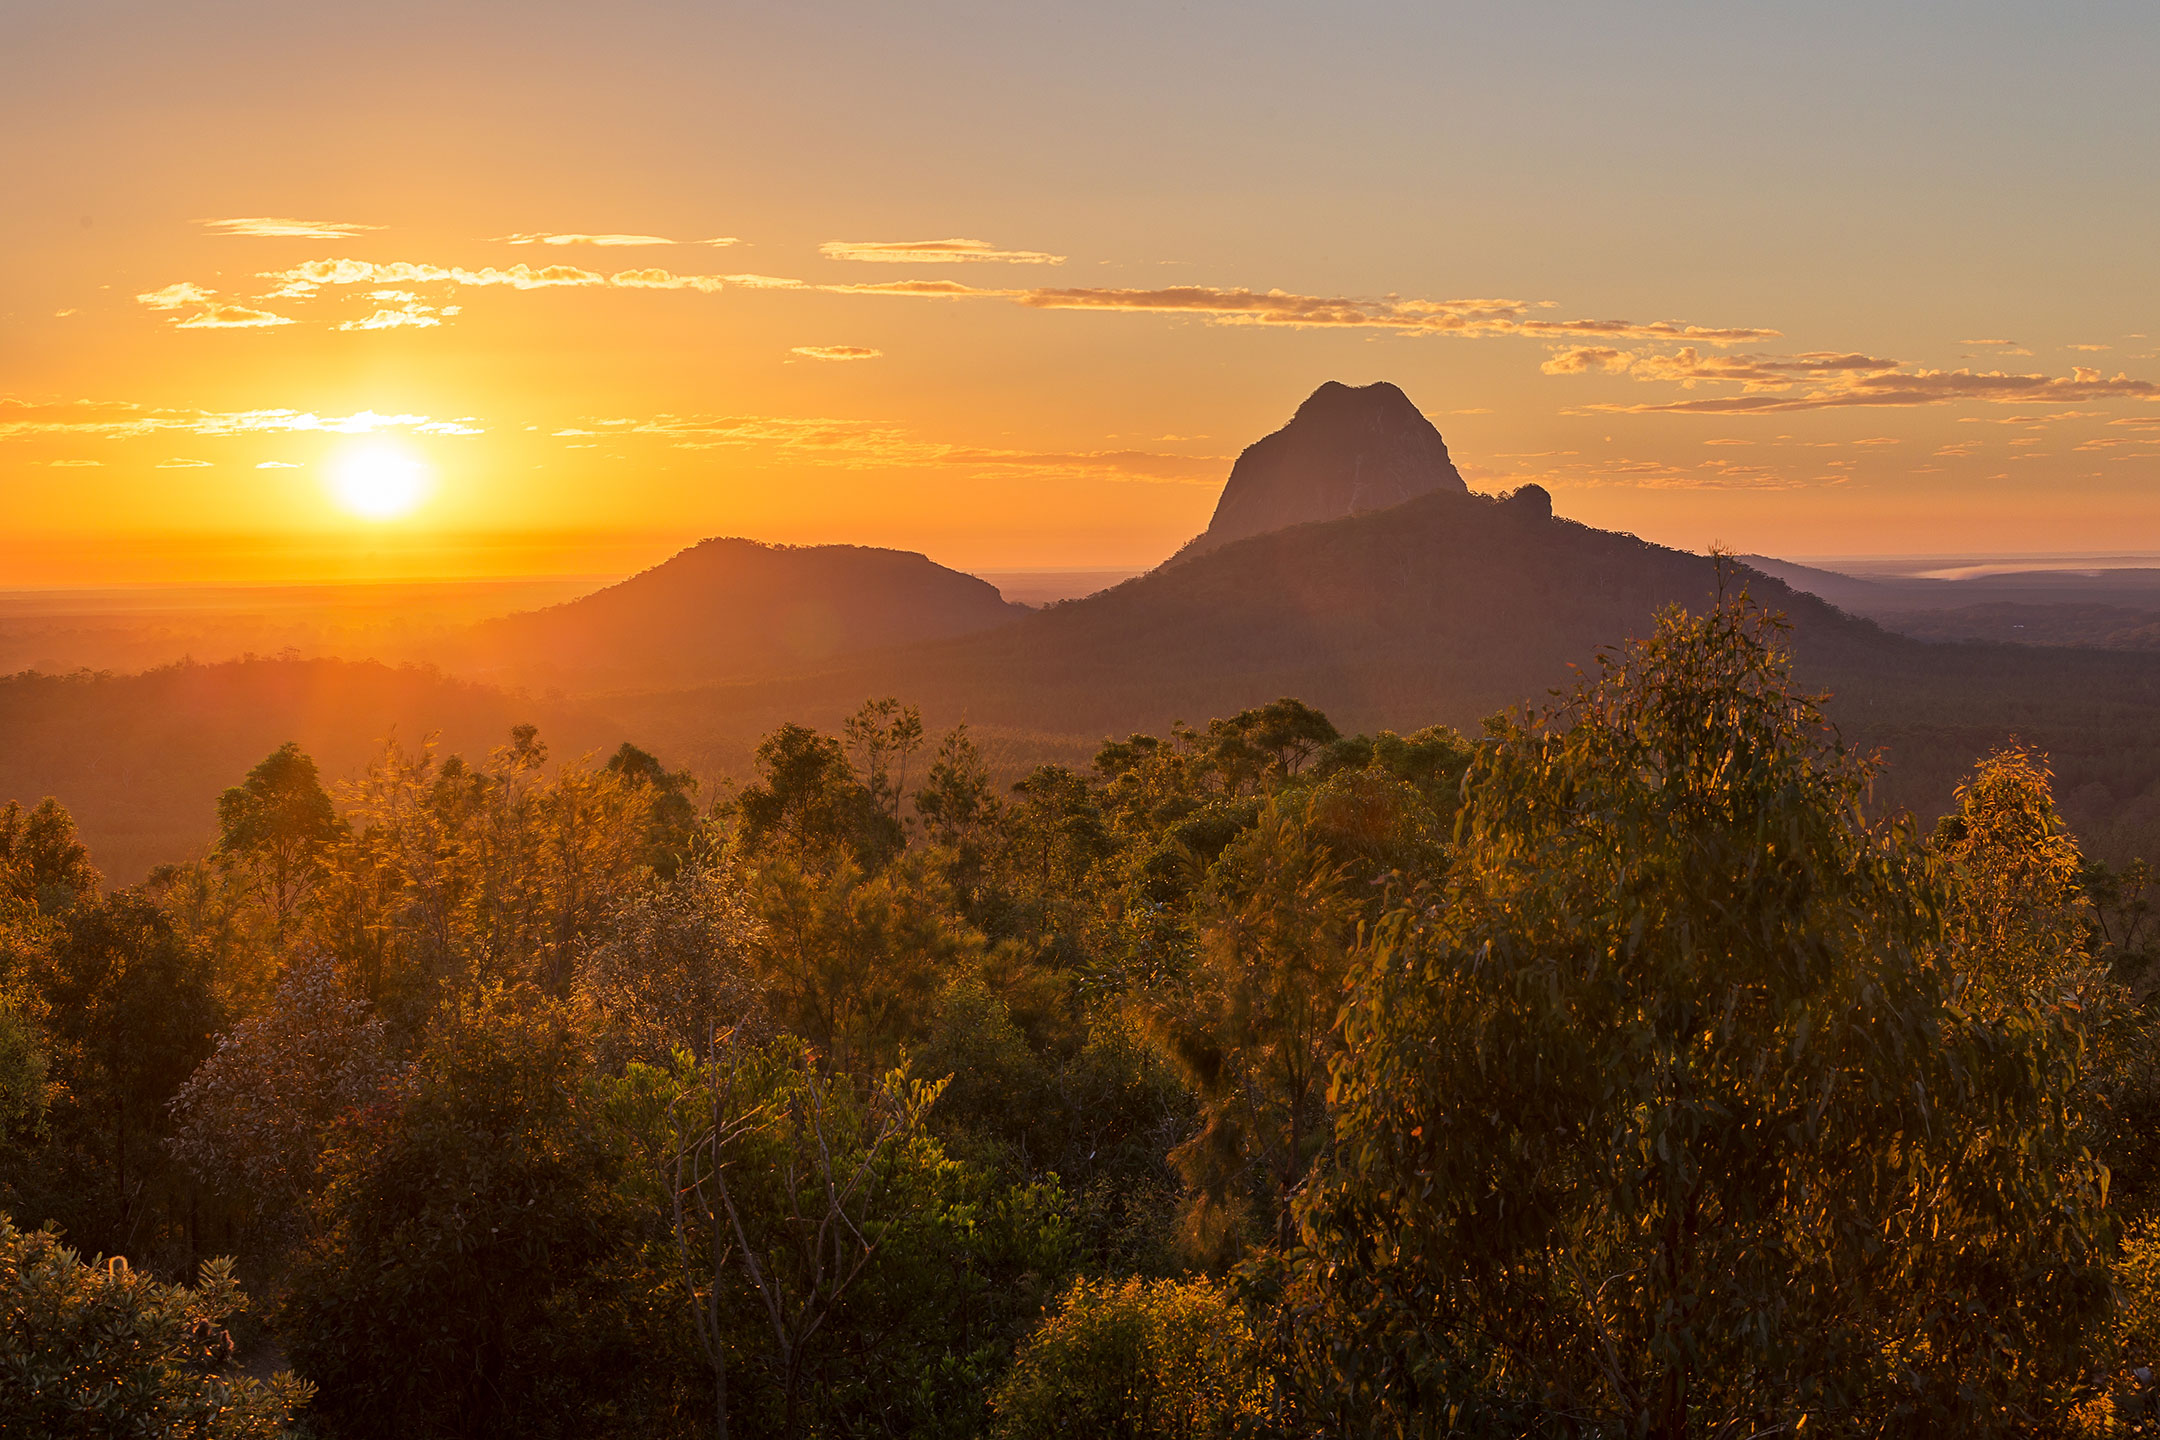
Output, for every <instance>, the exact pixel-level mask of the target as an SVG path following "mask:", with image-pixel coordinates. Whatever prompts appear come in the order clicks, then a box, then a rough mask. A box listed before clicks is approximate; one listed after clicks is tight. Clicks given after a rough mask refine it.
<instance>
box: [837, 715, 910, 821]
mask: <svg viewBox="0 0 2160 1440" xmlns="http://www.w3.org/2000/svg"><path fill="white" fill-rule="evenodd" d="M841 733H842V734H843V735H844V736H846V738H847V748H848V749H849V750H850V751H852V752H854V754H855V756H856V758H857V764H858V765H859V766H860V769H861V774H862V777H863V783H864V785H865V786H866V787H868V789H869V791H870V798H871V800H872V801H873V802H874V803H875V804H876V805H877V807H878V808H879V809H880V810H881V811H883V812H884V813H885V814H887V815H890V816H891V817H892V819H893V821H894V822H895V823H898V821H899V819H900V801H901V798H902V797H903V796H904V795H906V794H907V767H908V759H909V757H910V756H912V755H913V754H914V753H915V752H916V751H917V750H919V749H921V748H922V739H923V727H922V713H921V712H920V711H918V710H917V709H916V708H915V707H914V706H912V705H906V706H903V705H902V704H901V703H900V702H899V701H898V700H895V699H893V698H891V697H890V696H888V697H886V698H885V699H883V700H865V701H864V702H863V705H862V708H861V709H860V710H857V711H856V712H855V713H854V714H853V715H851V716H849V717H848V720H847V724H846V725H845V726H844V727H843V728H842V731H841Z"/></svg>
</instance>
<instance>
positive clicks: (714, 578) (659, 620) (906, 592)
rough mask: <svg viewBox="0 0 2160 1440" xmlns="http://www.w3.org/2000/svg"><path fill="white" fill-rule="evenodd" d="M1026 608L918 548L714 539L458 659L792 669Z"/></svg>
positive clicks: (503, 672) (609, 676) (638, 681)
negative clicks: (949, 568)
mask: <svg viewBox="0 0 2160 1440" xmlns="http://www.w3.org/2000/svg"><path fill="white" fill-rule="evenodd" d="M1021 613H1023V611H1022V608H1021V607H1018V606H1014V605H1008V604H1007V603H1006V602H1005V599H1004V597H1003V596H1001V595H999V594H998V591H997V587H995V586H994V585H991V584H990V583H989V582H987V581H984V580H978V579H976V578H975V577H974V576H972V575H964V574H962V573H961V572H959V571H957V570H948V569H946V568H945V567H944V566H943V565H939V564H936V563H935V562H933V561H931V560H929V559H927V558H926V557H924V556H922V555H918V554H915V553H913V552H912V551H905V550H882V549H875V548H871V547H868V546H862V545H766V544H762V543H760V542H758V541H755V540H738V539H712V540H705V541H702V542H700V543H699V544H696V545H693V546H691V547H690V548H689V549H687V550H684V551H683V552H681V553H680V554H678V555H676V556H675V557H674V558H672V559H670V560H668V561H666V562H665V563H664V564H660V565H656V566H654V567H653V568H652V569H650V570H647V571H644V572H642V573H640V574H637V575H633V576H631V577H630V578H629V579H627V580H624V581H622V582H621V583H620V584H616V585H610V586H608V587H607V588H606V589H604V590H599V591H596V592H594V593H593V594H591V595H587V596H584V597H582V598H581V599H577V600H571V601H567V602H565V603H563V604H560V605H551V606H549V607H548V608H546V609H544V610H533V611H528V612H526V613H523V614H519V615H511V616H506V617H504V618H502V619H500V620H491V621H488V622H486V623H484V624H482V625H480V626H477V627H475V629H474V631H473V633H472V653H471V655H470V657H469V659H468V660H467V662H466V663H465V664H464V665H463V666H462V667H461V668H465V669H467V670H470V671H472V672H474V673H478V674H480V675H483V676H486V677H488V678H494V679H508V680H516V681H519V682H522V683H525V684H539V685H556V686H560V687H563V688H566V689H578V690H596V689H619V688H634V687H639V686H652V685H681V684H685V683H689V682H693V681H699V680H716V679H725V678H734V677H740V676H746V675H756V674H764V673H771V672H774V671H782V670H790V669H798V668H801V667H802V666H805V665H813V664H817V663H820V662H823V661H825V660H828V659H831V658H832V657H834V656H839V655H845V654H847V653H849V652H851V651H859V650H869V649H879V648H889V647H892V646H896V645H906V644H909V643H911V642H914V641H919V640H932V639H941V638H944V637H947V636H953V635H964V634H967V633H969V632H971V631H977V630H984V629H988V628H990V627H992V626H996V625H1002V624H1005V623H1006V622H1008V621H1010V620H1012V619H1013V618H1015V617H1016V616H1017V615H1019V614H1021Z"/></svg>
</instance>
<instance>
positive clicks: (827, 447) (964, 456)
mask: <svg viewBox="0 0 2160 1440" xmlns="http://www.w3.org/2000/svg"><path fill="white" fill-rule="evenodd" d="M589 425H590V426H591V427H592V428H590V429H587V430H584V431H580V432H577V433H580V434H601V435H607V434H613V435H651V436H656V437H659V438H661V439H663V440H666V441H668V442H669V443H671V444H673V445H674V446H675V447H676V448H678V449H685V450H713V449H735V448H770V449H773V450H776V451H778V452H779V453H780V454H781V455H783V456H785V457H786V458H787V459H789V460H791V461H793V462H795V463H797V464H808V465H817V466H821V467H831V468H837V469H874V468H883V467H889V466H911V467H918V468H928V467H950V468H957V469H965V470H968V471H970V472H972V473H974V474H977V475H981V476H986V477H996V476H1013V477H1023V476H1025V477H1031V478H1038V479H1041V478H1060V477H1065V478H1094V479H1110V480H1135V481H1169V482H1186V483H1214V482H1216V481H1219V480H1220V479H1221V478H1222V474H1223V468H1224V466H1225V465H1227V464H1228V463H1229V459H1230V457H1229V456H1225V455H1168V454H1159V453H1156V452H1152V451H1145V450H1095V451H1062V452H1059V451H1035V450H1006V449H992V448H985V447H982V446H971V445H958V444H951V443H946V442H940V441H929V440H920V439H917V438H915V437H914V436H913V435H911V434H909V433H908V432H907V431H905V430H903V429H901V428H900V427H898V426H894V425H886V424H881V423H878V422H875V421H867V420H836V419H829V418H814V417H795V416H775V415H725V416H718V415H654V416H651V417H648V418H646V419H611V420H596V421H591V422H589ZM566 433H568V432H566Z"/></svg>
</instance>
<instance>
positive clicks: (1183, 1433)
mask: <svg viewBox="0 0 2160 1440" xmlns="http://www.w3.org/2000/svg"><path fill="white" fill-rule="evenodd" d="M1272 1388H1273V1387H1272V1386H1271V1385H1270V1383H1269V1380H1268V1376H1267V1372H1266V1368H1265V1364H1264V1356H1263V1353H1262V1351H1261V1348H1260V1345H1259V1343H1258V1341H1257V1339H1256V1338H1255V1337H1254V1335H1253V1331H1252V1326H1251V1324H1250V1323H1249V1322H1248V1321H1247V1320H1246V1317H1245V1312H1244V1309H1243V1307H1242V1306H1240V1305H1239V1304H1238V1302H1237V1300H1236V1298H1235V1297H1234V1296H1231V1295H1229V1294H1227V1293H1226V1292H1225V1291H1224V1290H1223V1289H1222V1287H1220V1286H1218V1285H1217V1284H1215V1283H1214V1282H1212V1281H1209V1280H1205V1279H1193V1280H1138V1279H1128V1280H1109V1279H1103V1280H1086V1279H1082V1280H1076V1281H1074V1282H1073V1285H1072V1288H1071V1289H1070V1290H1068V1291H1066V1292H1065V1295H1064V1298H1063V1299H1062V1300H1061V1301H1060V1302H1059V1305H1058V1309H1057V1313H1056V1314H1054V1315H1051V1316H1050V1317H1048V1318H1047V1319H1045V1320H1044V1321H1043V1323H1042V1326H1041V1328H1040V1329H1038V1330H1037V1331H1036V1332H1035V1333H1034V1334H1033V1335H1031V1336H1029V1337H1028V1340H1027V1342H1026V1344H1024V1345H1023V1346H1022V1347H1021V1349H1020V1353H1019V1355H1018V1357H1017V1358H1016V1359H1015V1360H1014V1362H1013V1367H1012V1369H1011V1370H1010V1371H1008V1372H1007V1373H1006V1376H1005V1378H1004V1379H1003V1380H1002V1381H1000V1382H999V1384H998V1387H997V1392H996V1395H995V1396H994V1398H993V1399H992V1400H991V1408H992V1409H993V1410H994V1411H995V1412H996V1414H997V1426H996V1430H995V1432H994V1433H995V1434H996V1435H997V1437H998V1440H1055V1437H1059V1436H1066V1435H1101V1436H1108V1437H1115V1440H1157V1437H1160V1440H1230V1437H1232V1436H1235V1435H1243V1434H1249V1433H1252V1432H1253V1431H1254V1430H1256V1429H1261V1428H1264V1427H1265V1425H1266V1422H1267V1420H1268V1419H1269V1417H1270V1412H1271V1409H1272V1405H1271V1401H1272V1395H1271V1393H1270V1392H1271V1390H1272Z"/></svg>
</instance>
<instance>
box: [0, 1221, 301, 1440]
mask: <svg viewBox="0 0 2160 1440" xmlns="http://www.w3.org/2000/svg"><path fill="white" fill-rule="evenodd" d="M246 1304H247V1298H246V1297H245V1296H244V1295H242V1294H241V1293H240V1287H239V1286H238V1285H237V1284H235V1283H234V1281H233V1276H232V1263H231V1262H230V1261H227V1260H212V1261H210V1262H209V1263H208V1264H206V1265H204V1266H203V1276H202V1284H201V1285H200V1286H199V1287H197V1288H196V1289H193V1290H190V1289H188V1288H187V1287H186V1286H183V1285H161V1284H159V1283H158V1282H157V1281H155V1280H152V1279H149V1278H148V1277H146V1276H142V1275H138V1274H136V1273H135V1272H134V1271H133V1270H131V1269H129V1268H128V1264H127V1262H126V1261H125V1260H120V1259H114V1260H111V1261H108V1262H107V1263H106V1264H104V1265H86V1264H84V1263H83V1261H82V1258H81V1257H80V1256H78V1255H77V1254H76V1253H75V1252H74V1251H73V1250H70V1249H68V1248H67V1247H66V1246H65V1245H62V1244H61V1243H60V1242H59V1240H58V1239H57V1238H56V1237H54V1236H52V1235H49V1234H44V1233H40V1232H32V1233H28V1234H26V1233H24V1232H23V1231H20V1230H18V1229H16V1228H15V1226H14V1223H13V1222H12V1221H10V1220H8V1219H7V1218H6V1217H4V1216H0V1434H4V1435H21V1436H33V1435H39V1436H43V1435H53V1436H59V1435H83V1436H91V1435H95V1436H99V1437H133V1436H143V1437H150V1436H159V1437H162V1436H167V1435H187V1436H195V1437H201V1440H272V1437H280V1436H286V1435H290V1434H292V1433H293V1432H292V1431H291V1430H290V1429H289V1428H288V1426H289V1424H290V1422H291V1418H292V1413H293V1410H294V1409H295V1408H296V1407H298V1406H299V1405H301V1404H304V1403H305V1402H306V1400H307V1398H308V1393H309V1389H310V1387H309V1386H307V1385H305V1384H303V1383H302V1382H300V1381H298V1380H295V1379H294V1378H293V1377H292V1376H291V1375H289V1374H280V1375H278V1376H277V1377H276V1378H274V1379H272V1380H269V1381H267V1382H265V1381H261V1380H253V1379H248V1378H246V1377H233V1376H226V1375H221V1374H219V1373H218V1372H219V1370H220V1369H222V1368H224V1367H226V1366H228V1365H230V1363H231V1361H232V1340H231V1339H230V1337H228V1336H227V1335H226V1333H225V1330H224V1322H225V1320H227V1319H228V1318H229V1317H231V1316H233V1315H235V1314H237V1313H239V1312H240V1311H241V1310H242V1309H244V1308H245V1307H246Z"/></svg>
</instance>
